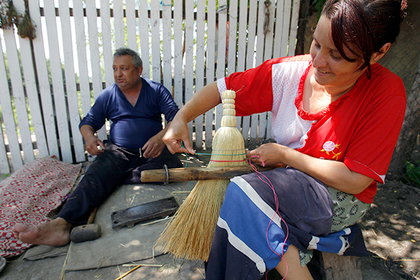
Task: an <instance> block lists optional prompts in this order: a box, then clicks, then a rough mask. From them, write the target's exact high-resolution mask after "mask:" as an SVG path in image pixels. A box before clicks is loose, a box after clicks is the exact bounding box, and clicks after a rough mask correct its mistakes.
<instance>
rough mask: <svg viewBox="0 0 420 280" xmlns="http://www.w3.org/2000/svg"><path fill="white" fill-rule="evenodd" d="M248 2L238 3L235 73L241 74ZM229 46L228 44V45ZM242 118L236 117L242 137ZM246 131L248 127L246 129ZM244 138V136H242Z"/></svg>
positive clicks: (243, 64)
mask: <svg viewBox="0 0 420 280" xmlns="http://www.w3.org/2000/svg"><path fill="white" fill-rule="evenodd" d="M247 19H248V0H240V2H239V26H238V42H237V52H238V60H237V66H236V71H238V72H242V71H245V61H246V59H245V58H246V47H247V43H246V35H247V30H248V26H247V22H248V20H247ZM229 45H230V43H229ZM244 118H248V120H249V117H238V118H237V125H236V126H237V127H238V129H239V131H241V133H242V136H244V134H245V132H244V131H245V129H244V127H243V126H242V122H243V120H244ZM246 129H247V130H248V129H249V127H247V128H246ZM244 137H245V136H244Z"/></svg>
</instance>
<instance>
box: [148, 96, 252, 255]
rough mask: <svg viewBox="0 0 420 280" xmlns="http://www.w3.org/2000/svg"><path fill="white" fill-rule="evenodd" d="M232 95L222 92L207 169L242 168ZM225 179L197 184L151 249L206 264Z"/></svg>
mask: <svg viewBox="0 0 420 280" xmlns="http://www.w3.org/2000/svg"><path fill="white" fill-rule="evenodd" d="M235 97H236V93H235V92H234V91H232V90H228V91H224V92H223V93H222V103H223V116H222V121H221V127H220V128H219V129H218V130H217V131H216V134H215V135H214V139H213V144H212V154H211V157H210V162H209V164H208V165H207V167H208V168H213V167H227V166H245V165H247V163H246V156H245V144H244V139H243V137H242V134H241V133H240V132H239V130H238V129H237V128H236V116H235V115H236V111H235ZM228 184H229V180H226V179H225V180H202V181H198V182H197V184H196V185H195V187H194V189H193V190H192V191H191V193H190V194H189V195H188V197H187V198H186V199H185V201H184V202H183V203H182V204H181V206H180V207H179V209H178V211H177V212H176V213H175V215H174V216H173V217H172V219H171V220H170V222H169V223H168V225H167V226H166V228H165V229H164V230H163V232H162V234H161V235H160V237H159V239H158V241H157V242H156V244H155V246H156V247H159V248H161V249H162V250H163V251H164V252H165V253H171V254H172V255H174V256H175V257H178V258H185V259H190V260H193V259H195V260H203V261H207V260H208V257H209V254H210V248H211V243H212V241H213V235H214V231H215V229H216V224H217V219H218V217H219V212H220V208H221V206H222V203H223V200H224V196H225V191H226V187H227V186H228Z"/></svg>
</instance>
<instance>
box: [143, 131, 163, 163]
mask: <svg viewBox="0 0 420 280" xmlns="http://www.w3.org/2000/svg"><path fill="white" fill-rule="evenodd" d="M164 148H165V143H163V141H162V137H161V136H160V135H159V134H157V135H155V136H153V137H152V138H150V139H149V140H148V141H147V142H146V144H144V146H143V147H142V148H141V149H142V151H143V156H144V157H146V158H156V157H158V156H160V154H161V153H162V151H163V149H164Z"/></svg>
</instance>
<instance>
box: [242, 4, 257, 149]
mask: <svg viewBox="0 0 420 280" xmlns="http://www.w3.org/2000/svg"><path fill="white" fill-rule="evenodd" d="M256 26H257V1H256V0H251V1H250V3H249V14H248V44H247V51H246V58H245V60H246V64H245V69H250V68H253V67H254V59H255V38H256V36H255V33H256ZM252 118H255V116H247V117H244V118H243V120H242V136H243V137H244V138H245V141H246V140H248V138H249V135H250V128H251V125H250V124H251V120H252Z"/></svg>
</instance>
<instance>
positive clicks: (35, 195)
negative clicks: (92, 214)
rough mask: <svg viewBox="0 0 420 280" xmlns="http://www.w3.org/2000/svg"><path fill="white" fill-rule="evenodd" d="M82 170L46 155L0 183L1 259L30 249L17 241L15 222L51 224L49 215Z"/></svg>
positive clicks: (78, 166)
mask: <svg viewBox="0 0 420 280" xmlns="http://www.w3.org/2000/svg"><path fill="white" fill-rule="evenodd" d="M80 167H81V164H77V165H73V164H69V163H64V162H61V161H59V160H58V159H57V158H56V157H55V156H47V157H43V158H40V159H38V160H35V161H33V162H31V163H28V164H25V165H24V166H23V167H21V168H20V169H19V170H17V171H16V172H14V173H13V174H12V175H11V176H10V177H8V178H6V179H4V180H2V181H0V217H1V220H0V256H3V257H12V256H18V255H20V254H22V253H23V252H24V250H25V249H28V248H29V247H30V246H31V245H30V244H26V243H22V242H20V241H19V240H17V239H16V238H15V237H14V236H13V234H12V232H11V228H12V227H13V226H14V225H15V224H16V223H23V224H27V225H33V226H36V225H39V224H41V223H46V222H48V221H49V218H47V215H48V213H50V212H51V211H52V210H54V209H55V208H57V207H58V206H59V205H60V204H61V202H62V199H63V198H64V197H65V196H66V195H67V194H68V192H69V191H70V190H71V188H72V186H73V184H74V182H75V181H76V179H77V177H78V175H79V171H80Z"/></svg>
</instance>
